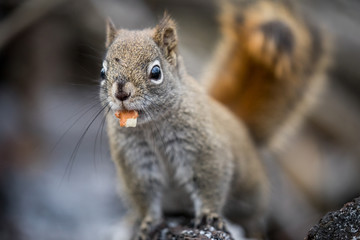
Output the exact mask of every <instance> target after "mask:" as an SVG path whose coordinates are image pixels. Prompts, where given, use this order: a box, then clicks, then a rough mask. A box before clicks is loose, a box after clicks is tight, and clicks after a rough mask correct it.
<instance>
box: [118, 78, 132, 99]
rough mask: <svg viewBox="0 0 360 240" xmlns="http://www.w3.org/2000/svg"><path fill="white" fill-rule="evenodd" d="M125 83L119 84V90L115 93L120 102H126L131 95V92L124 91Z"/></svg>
mask: <svg viewBox="0 0 360 240" xmlns="http://www.w3.org/2000/svg"><path fill="white" fill-rule="evenodd" d="M124 86H125V82H123V81H121V82H119V83H118V90H117V91H116V93H115V97H116V98H117V99H119V100H120V101H125V100H126V99H128V98H129V97H130V95H131V93H130V92H128V91H125V90H124Z"/></svg>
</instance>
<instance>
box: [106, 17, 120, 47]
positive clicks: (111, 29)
mask: <svg viewBox="0 0 360 240" xmlns="http://www.w3.org/2000/svg"><path fill="white" fill-rule="evenodd" d="M116 35H117V30H116V27H115V24H114V23H113V22H112V21H111V19H110V18H109V17H108V18H107V19H106V42H105V47H106V48H108V47H109V46H110V44H111V43H112V42H113V41H114V39H115V38H116Z"/></svg>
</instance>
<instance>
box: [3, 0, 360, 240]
mask: <svg viewBox="0 0 360 240" xmlns="http://www.w3.org/2000/svg"><path fill="white" fill-rule="evenodd" d="M298 4H299V6H300V8H301V10H302V11H304V12H305V13H306V14H308V15H309V16H310V17H311V18H312V19H313V21H316V22H318V23H319V24H321V25H323V26H324V27H325V28H326V30H327V31H328V32H329V33H330V35H331V36H332V37H333V39H334V66H333V68H332V69H331V71H330V73H329V84H328V87H327V89H326V90H325V92H324V94H323V96H322V97H321V99H320V100H319V104H318V106H317V107H316V108H315V110H314V111H313V112H312V114H311V116H310V117H309V119H308V120H307V121H306V123H305V124H304V126H303V127H302V128H301V130H300V131H299V133H298V134H297V135H296V136H294V137H293V139H292V141H291V142H290V143H289V144H288V145H287V147H286V148H285V149H283V151H282V152H281V153H278V154H277V157H276V159H277V160H275V158H271V157H270V158H269V160H267V165H268V172H269V175H270V180H271V184H272V187H271V191H272V193H273V204H272V205H271V216H270V220H271V221H270V228H269V236H270V239H303V238H304V236H305V235H306V233H307V231H308V230H309V229H310V227H311V226H312V225H314V224H315V223H317V221H318V220H319V219H320V217H321V216H322V215H324V213H326V212H327V211H330V210H334V209H338V208H340V207H341V206H342V205H343V204H344V203H345V202H347V201H349V200H351V199H352V198H354V197H356V196H359V195H360V174H359V172H360V107H359V105H360V40H359V39H360V28H359V26H360V15H359V14H358V13H359V11H360V2H358V1H356V0H348V1H340V0H333V1H331V3H330V2H329V1H326V0H318V1H311V0H303V1H298ZM164 10H168V12H169V13H170V14H171V15H172V16H173V17H174V18H175V19H176V21H177V23H178V28H179V29H178V30H179V38H180V52H181V54H182V55H183V58H184V61H185V64H186V66H187V69H188V72H189V73H190V74H191V75H193V76H194V77H195V78H198V79H199V78H200V77H201V76H202V74H203V71H204V70H203V69H204V66H205V65H206V63H207V62H208V61H209V59H210V57H211V54H212V51H213V49H214V46H215V44H216V42H217V40H218V39H219V34H220V33H219V29H218V22H217V17H216V16H217V12H218V7H217V5H216V4H215V1H208V0H167V1H165V0H103V1H100V0H51V1H49V0H1V2H0V113H1V118H0V239H1V240H8V239H11V240H17V239H19V240H22V239H26V240H32V239H36V240H42V239H44V240H45V239H46V240H51V239H56V240H63V239H64V240H65V239H66V240H71V239H89V240H92V239H123V238H122V237H121V236H122V233H121V231H122V229H121V227H120V226H121V224H120V223H119V222H120V221H121V217H122V216H123V215H124V213H125V211H126V209H125V208H124V207H123V205H122V203H121V200H120V199H119V197H118V196H117V189H116V181H117V180H116V176H115V170H114V167H113V164H112V162H111V160H110V156H109V150H108V143H107V139H106V132H105V128H106V127H104V118H103V114H99V115H98V113H99V111H100V109H101V108H100V104H99V100H98V83H99V77H98V76H99V72H100V69H101V63H102V57H103V56H104V54H105V49H104V41H105V19H106V17H107V16H110V17H111V18H112V20H113V22H114V23H115V24H116V25H117V26H118V27H121V28H129V29H142V28H145V27H152V26H155V24H156V23H157V21H158V20H159V19H160V18H161V17H162V15H163V12H164Z"/></svg>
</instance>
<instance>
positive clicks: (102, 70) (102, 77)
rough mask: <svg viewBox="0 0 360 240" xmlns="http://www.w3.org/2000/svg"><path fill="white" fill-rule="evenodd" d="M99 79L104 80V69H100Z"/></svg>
mask: <svg viewBox="0 0 360 240" xmlns="http://www.w3.org/2000/svg"><path fill="white" fill-rule="evenodd" d="M100 77H101V79H103V80H104V79H105V78H106V74H105V69H104V68H102V69H101V71H100Z"/></svg>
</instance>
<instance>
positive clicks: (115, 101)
mask: <svg viewBox="0 0 360 240" xmlns="http://www.w3.org/2000/svg"><path fill="white" fill-rule="evenodd" d="M176 46H177V40H176V32H175V25H174V22H173V21H172V20H171V19H170V18H169V17H167V16H165V17H164V19H163V20H162V21H161V22H160V24H159V25H158V26H157V27H155V28H154V29H145V30H142V31H129V30H123V29H120V30H116V29H115V27H114V25H113V24H112V23H111V21H108V26H107V43H106V47H107V48H108V50H107V54H106V56H105V59H104V61H103V68H102V70H101V78H102V81H101V92H100V95H101V99H102V100H103V101H105V102H106V103H107V104H109V106H110V107H111V109H112V110H113V111H123V110H136V111H138V113H139V117H138V123H139V124H141V123H144V122H147V121H149V120H154V118H156V117H158V116H161V115H162V114H163V113H164V109H165V110H166V108H168V107H171V105H173V104H175V103H176V98H175V97H174V96H176V89H177V88H176V87H174V86H176V85H177V84H179V77H178V71H177V66H176V65H177V64H176V62H177V61H176V58H177V54H176Z"/></svg>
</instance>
